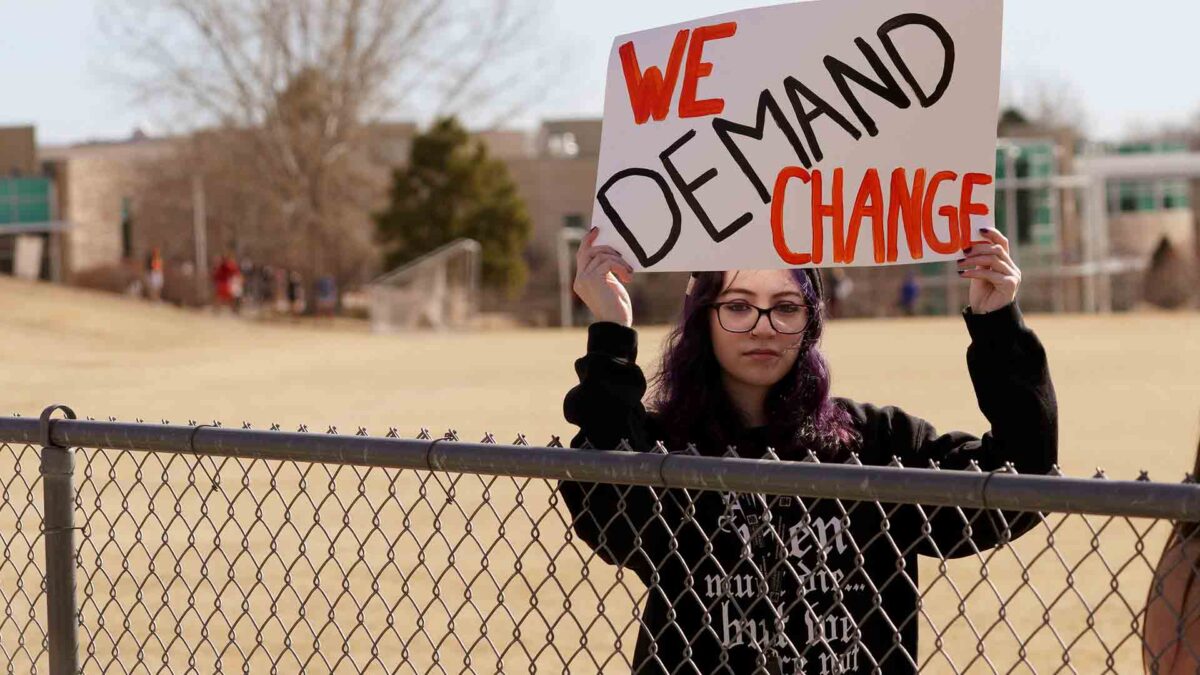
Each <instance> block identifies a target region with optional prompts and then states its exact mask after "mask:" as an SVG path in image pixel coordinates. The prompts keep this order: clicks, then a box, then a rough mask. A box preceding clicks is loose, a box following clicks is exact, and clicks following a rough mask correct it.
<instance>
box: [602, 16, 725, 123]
mask: <svg viewBox="0 0 1200 675" xmlns="http://www.w3.org/2000/svg"><path fill="white" fill-rule="evenodd" d="M687 40H688V31H687V30H681V31H679V33H678V34H676V35H675V44H674V45H672V46H671V56H670V57H669V58H668V59H667V75H666V77H663V74H662V71H661V70H659V69H658V66H650V67H649V68H647V69H646V71H645V72H644V73H643V72H642V69H641V67H640V66H638V59H637V53H636V52H635V51H634V49H633V42H626V43H625V44H623V45H621V47H620V48H619V49H618V50H617V51H618V52H620V54H621V68H622V70H623V71H624V73H625V88H626V89H628V90H629V104H630V106H631V107H632V108H633V121H634V122H636V123H637V124H645V123H646V122H647V121H648V120H649V119H650V118H651V117H653V118H654V119H656V120H663V119H666V117H667V113H668V112H670V110H671V98H672V97H673V96H674V95H675V82H676V81H677V80H678V79H679V64H680V63H681V62H682V61H683V50H684V47H686V46H687ZM693 51H694V50H693ZM688 60H689V63H690V61H691V57H690V56H689V57H688ZM709 69H710V70H711V69H712V66H711V64H709ZM705 74H707V73H705ZM684 91H685V92H686V91H687V86H686V84H685V85H684ZM692 91H693V94H694V92H695V87H694V86H693V88H692ZM693 98H694V96H693ZM722 105H724V102H722Z"/></svg>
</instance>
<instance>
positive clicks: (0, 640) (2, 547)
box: [0, 443, 47, 674]
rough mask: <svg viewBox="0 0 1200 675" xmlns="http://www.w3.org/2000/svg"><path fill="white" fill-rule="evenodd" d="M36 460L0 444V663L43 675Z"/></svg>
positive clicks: (25, 450)
mask: <svg viewBox="0 0 1200 675" xmlns="http://www.w3.org/2000/svg"><path fill="white" fill-rule="evenodd" d="M40 464H41V456H40V453H39V451H38V450H37V449H36V448H32V447H30V446H22V445H9V444H7V443H0V662H2V665H3V667H4V671H3V672H5V673H10V674H11V673H44V672H46V665H47V664H46V661H47V655H46V606H45V601H44V598H45V592H46V588H45V574H44V572H45V569H46V565H45V550H44V547H43V544H42V484H41V479H40Z"/></svg>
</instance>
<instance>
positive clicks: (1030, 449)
mask: <svg viewBox="0 0 1200 675" xmlns="http://www.w3.org/2000/svg"><path fill="white" fill-rule="evenodd" d="M963 316H964V319H965V320H966V323H967V330H968V332H969V333H970V334H971V345H970V347H968V349H967V367H968V369H969V371H970V374H971V383H972V384H973V386H974V389H975V397H976V400H977V401H978V403H979V409H980V411H981V412H982V413H983V415H984V417H986V418H987V420H988V422H990V423H991V430H990V431H988V432H987V433H984V434H983V436H982V437H975V436H973V435H971V434H968V433H964V432H959V431H953V432H949V433H944V434H942V433H938V431H937V430H936V429H935V428H934V427H933V425H931V424H930V423H929V422H926V421H925V420H923V419H920V418H918V417H913V416H911V415H908V414H906V413H904V412H903V411H901V410H899V409H896V408H882V409H873V410H871V411H869V412H867V411H865V410H859V411H858V416H859V417H860V419H864V421H866V427H867V429H865V431H866V433H864V454H868V453H870V454H874V457H872V458H870V460H869V461H871V463H879V464H884V463H887V462H888V461H889V460H890V459H891V458H892V457H896V458H897V459H899V460H900V461H901V462H902V463H903V464H904V466H907V467H910V468H928V467H929V466H930V463H931V462H933V463H936V464H937V465H938V467H939V468H941V469H943V470H945V469H951V470H954V469H967V468H969V466H970V463H971V462H972V461H974V462H976V463H977V464H978V466H979V468H980V469H981V470H983V471H993V470H996V469H1001V468H1003V467H1004V465H1005V464H1006V463H1010V462H1011V463H1012V465H1013V467H1014V468H1015V469H1016V470H1017V472H1018V473H1022V474H1045V473H1047V472H1049V471H1050V470H1051V468H1052V467H1053V466H1054V465H1055V464H1056V463H1057V462H1058V405H1057V402H1056V400H1055V395H1054V386H1053V384H1052V383H1051V381H1050V371H1049V367H1048V365H1047V361H1046V352H1045V350H1044V349H1043V347H1042V344H1041V342H1040V341H1039V340H1038V338H1037V336H1036V335H1034V333H1033V331H1032V330H1030V329H1029V328H1028V327H1027V326H1026V325H1025V323H1024V321H1023V319H1022V317H1021V312H1020V310H1019V309H1018V308H1017V306H1016V305H1015V304H1011V305H1008V306H1007V307H1004V308H1001V309H999V310H996V311H994V312H989V313H988V314H982V315H977V314H972V313H971V312H970V310H969V309H968V310H966V311H965V312H964V314H963ZM852 414H854V412H853V411H852ZM868 444H871V445H874V446H875V448H873V449H871V448H868V447H867V446H868ZM922 508H923V511H924V513H925V516H926V517H927V518H928V519H929V523H930V528H931V531H930V533H929V536H928V537H922V539H921V541H920V545H919V547H918V550H919V552H920V553H922V554H925V555H932V556H938V557H947V558H955V557H962V556H966V555H970V554H972V553H974V552H975V551H976V550H984V549H988V548H992V547H994V546H996V545H998V544H1000V543H1001V542H1004V541H1010V540H1013V539H1016V538H1017V537H1019V536H1021V535H1022V534H1024V533H1025V532H1027V531H1028V530H1030V529H1032V528H1033V526H1034V525H1036V524H1037V522H1038V521H1039V519H1040V516H1039V514H1036V513H1016V512H1008V511H987V512H984V511H982V510H978V509H956V508H947V507H941V508H936V507H922Z"/></svg>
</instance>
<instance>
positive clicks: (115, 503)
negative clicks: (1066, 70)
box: [0, 411, 1200, 675]
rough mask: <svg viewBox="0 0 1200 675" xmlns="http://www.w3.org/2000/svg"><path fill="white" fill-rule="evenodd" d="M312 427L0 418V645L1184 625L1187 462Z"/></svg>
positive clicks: (920, 636) (928, 633) (673, 659)
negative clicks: (1178, 528) (60, 460)
mask: <svg viewBox="0 0 1200 675" xmlns="http://www.w3.org/2000/svg"><path fill="white" fill-rule="evenodd" d="M48 413H49V411H48ZM327 431H328V433H324V434H323V433H310V432H308V430H306V429H303V428H302V429H301V430H300V431H299V432H283V431H279V430H271V431H255V430H251V429H249V427H248V426H247V427H245V428H242V429H229V428H224V429H223V428H219V427H217V426H215V425H195V424H194V423H192V424H191V425H189V426H171V425H167V424H165V423H164V424H163V425H150V424H120V423H117V422H115V421H108V422H100V421H83V420H73V419H67V420H64V419H57V420H53V421H51V420H50V419H49V416H48V414H47V415H44V416H43V420H42V421H38V420H29V419H22V418H0V486H2V487H3V492H2V493H0V603H2V604H3V613H2V614H0V660H3V668H4V672H7V673H30V672H32V673H47V672H48V673H53V674H54V675H59V674H60V673H72V672H86V673H129V674H132V673H139V674H140V673H214V672H222V673H251V672H253V673H256V674H257V673H268V672H269V673H294V672H311V673H494V672H504V673H521V672H527V673H584V672H587V673H591V672H604V673H609V672H612V673H621V672H630V671H636V672H677V673H695V672H738V673H743V672H754V671H755V670H758V671H759V672H775V673H793V672H795V673H801V672H802V673H858V672H863V673H870V672H883V673H893V672H911V671H913V670H922V671H928V672H938V673H941V672H953V673H965V672H972V673H974V672H983V673H1008V672H1071V673H1088V674H1090V673H1102V672H1114V673H1131V672H1141V671H1142V670H1143V656H1144V655H1143V651H1144V648H1143V637H1142V636H1143V633H1144V631H1145V628H1146V620H1147V617H1148V616H1150V615H1151V614H1153V612H1149V613H1148V612H1147V611H1146V607H1147V598H1148V597H1150V598H1152V600H1153V602H1152V603H1151V604H1152V606H1154V607H1156V608H1158V609H1157V610H1156V611H1158V614H1159V615H1161V617H1165V618H1167V619H1169V620H1170V621H1174V622H1175V623H1176V624H1177V625H1179V626H1182V627H1183V628H1182V629H1181V630H1186V629H1187V626H1188V625H1189V622H1191V624H1196V623H1200V616H1197V615H1196V612H1197V611H1198V610H1197V605H1198V604H1200V603H1197V602H1195V601H1194V599H1193V601H1192V602H1191V603H1190V604H1189V605H1183V604H1181V600H1180V599H1179V598H1176V597H1174V595H1172V594H1173V593H1175V586H1174V585H1173V584H1176V581H1177V580H1178V579H1179V578H1190V577H1192V576H1194V575H1195V574H1196V573H1197V572H1198V571H1200V570H1197V569H1196V568H1195V565H1196V564H1197V562H1196V558H1195V557H1194V556H1192V557H1188V556H1187V555H1179V556H1176V559H1173V562H1172V564H1171V565H1164V566H1163V568H1162V569H1160V570H1159V573H1158V576H1157V578H1156V575H1155V569H1156V566H1158V565H1159V558H1160V554H1161V552H1162V551H1163V549H1164V546H1165V544H1166V542H1167V540H1168V537H1169V536H1170V534H1171V531H1172V528H1173V521H1175V520H1200V487H1198V486H1196V485H1194V484H1190V483H1186V484H1163V483H1151V482H1148V480H1147V479H1146V477H1145V476H1142V477H1141V479H1140V480H1139V481H1110V480H1106V479H1103V478H1102V477H1097V478H1095V479H1073V478H1064V477H1053V476H1052V477H1043V476H1038V477H1023V476H1015V475H1005V474H997V473H993V474H987V473H979V472H967V471H944V472H939V471H934V470H927V469H926V470H923V469H917V468H899V467H861V466H850V465H828V464H825V465H821V464H818V463H814V462H778V461H770V460H747V459H738V458H710V457H690V456H686V453H682V454H668V453H665V452H656V453H625V452H619V451H618V452H601V451H594V450H570V449H563V448H561V444H560V443H559V442H558V439H552V440H551V442H550V443H549V444H548V447H533V446H530V445H529V444H528V443H527V442H526V440H525V439H524V438H523V437H518V438H517V439H516V441H515V442H514V443H512V444H509V445H502V444H497V443H496V442H495V439H494V438H493V437H492V436H490V435H489V436H487V437H485V438H484V439H482V441H481V442H480V443H468V442H462V441H460V440H459V439H458V438H456V435H455V434H454V433H453V432H448V433H447V434H446V435H445V436H444V437H442V438H433V437H431V436H430V435H429V434H428V433H427V432H422V433H421V434H420V435H419V436H418V438H415V439H401V438H399V437H398V434H397V432H396V431H395V430H391V431H390V432H389V433H388V437H387V438H380V437H371V436H367V435H366V431H365V430H363V429H359V430H357V433H356V434H355V435H338V434H337V433H336V430H334V429H328V430H327ZM43 448H47V450H43ZM65 448H74V451H73V452H70V451H67V450H65ZM55 452H59V453H62V456H65V457H68V458H73V465H72V464H66V465H62V466H63V467H65V469H66V470H64V471H57V472H56V470H55V468H54V467H55V466H58V465H55V464H54V462H53V461H46V462H44V463H43V457H42V456H43V454H46V455H48V456H52V454H53V453H55ZM64 477H65V478H64ZM60 479H62V480H60ZM63 487H65V488H67V492H55V490H57V489H60V488H63ZM39 493H43V494H39ZM63 494H66V495H69V497H68V498H67V499H68V501H67V502H66V504H67V507H68V508H67V511H68V513H62V512H61V511H59V512H56V508H57V507H56V504H55V503H51V502H50V501H47V499H49V500H61V499H62V496H61V495H63ZM916 504H921V505H922V506H915V505H916ZM713 505H717V506H718V510H717V511H714V510H713V509H712V508H710V507H712V506H713ZM1017 511H1021V512H1020V513H1018V512H1017ZM713 513H718V514H719V515H717V516H716V517H715V518H710V517H709V516H710V515H711V514H713ZM68 517H69V518H71V521H70V522H65V521H64V518H68ZM864 523H865V525H864ZM939 531H941V532H942V534H938V532H939ZM955 531H958V532H960V533H961V537H960V538H959V539H960V541H958V542H957V543H954V542H951V540H952V539H954V537H948V536H947V535H945V532H955ZM1022 531H1024V534H1023V535H1021V536H1019V537H1018V536H1016V535H1017V534H1019V533H1020V532H1022ZM863 532H871V533H872V534H871V535H870V536H864V535H863V534H862V533H863ZM60 535H63V536H66V537H67V538H66V539H63V540H59V539H57V538H58V537H59V536H60ZM1193 536H1194V535H1193ZM729 542H733V545H732V546H730V545H729ZM1191 545H1200V541H1193V542H1192V544H1191ZM694 546H698V547H699V548H695V549H692V548H691V547H694ZM689 550H692V551H693V553H687V551H689ZM1175 550H1182V549H1178V548H1176V549H1175ZM695 551H699V552H700V553H699V554H696V553H695ZM764 551H765V552H766V553H765V554H764V555H762V556H760V555H759V553H760V552H764ZM883 552H886V555H884V554H883ZM918 553H921V554H922V555H921V556H920V558H919V563H915V561H917V560H918V557H917V554H918ZM59 558H65V560H59ZM879 560H883V561H886V566H884V567H881V566H880V564H878V562H877V561H879ZM872 561H876V562H872ZM48 563H49V564H48ZM610 563H619V564H615V565H614V564H610ZM914 563H915V564H914ZM844 570H851V571H850V572H849V573H847V572H845V571H844ZM1189 583H1190V582H1189ZM1196 592H1197V593H1200V591H1196ZM894 597H902V598H911V602H912V604H911V611H910V612H908V613H906V614H904V615H897V616H893V615H891V614H890V611H891V610H893V609H894V608H895V607H897V606H901V605H898V604H897V603H896V602H895V600H894ZM1185 607H1188V608H1189V609H1185ZM663 608H665V611H663ZM1185 612H1191V614H1190V615H1188V616H1183V617H1181V616H1180V615H1181V614H1183V613H1185ZM56 617H57V619H56ZM63 617H65V618H66V621H65V622H62V621H61V619H62V618H63ZM1161 617H1160V620H1161ZM639 643H640V644H639ZM647 645H649V646H647ZM918 645H919V646H918ZM1149 652H1152V654H1151V655H1150V658H1149V660H1148V661H1147V662H1146V664H1147V665H1146V668H1147V669H1149V670H1151V671H1153V672H1159V669H1158V668H1157V667H1156V666H1158V665H1161V664H1166V665H1170V664H1172V663H1174V664H1175V667H1179V665H1178V664H1179V663H1181V662H1182V661H1180V659H1185V658H1192V659H1195V661H1194V663H1197V664H1200V653H1197V652H1200V645H1197V644H1195V643H1188V642H1186V641H1181V640H1178V639H1175V640H1167V641H1165V642H1159V643H1155V644H1153V645H1151V648H1150V649H1149ZM714 659H715V660H714ZM1157 659H1161V660H1157ZM747 664H750V665H749V666H747ZM1161 672H1170V671H1169V670H1167V669H1165V668H1164V669H1162V670H1161ZM1178 672H1183V671H1182V670H1180V671H1178Z"/></svg>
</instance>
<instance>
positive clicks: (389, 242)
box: [375, 117, 531, 295]
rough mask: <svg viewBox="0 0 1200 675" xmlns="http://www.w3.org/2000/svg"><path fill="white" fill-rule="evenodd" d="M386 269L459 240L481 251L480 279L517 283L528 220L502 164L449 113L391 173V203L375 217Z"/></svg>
mask: <svg viewBox="0 0 1200 675" xmlns="http://www.w3.org/2000/svg"><path fill="white" fill-rule="evenodd" d="M375 222H376V225H377V227H378V239H379V242H380V243H381V244H382V245H383V247H384V263H385V265H386V266H387V267H388V268H392V267H396V266H399V265H403V264H404V263H406V262H408V261H410V260H412V259H414V258H416V257H418V256H420V255H423V254H425V253H428V252H430V251H432V250H434V249H436V248H437V247H439V246H442V245H444V244H447V243H449V242H451V241H454V240H455V239H458V238H460V237H467V238H470V239H474V240H476V241H478V242H479V243H480V245H481V246H482V249H483V254H482V267H483V281H484V283H486V284H489V285H493V286H495V287H499V288H503V289H504V290H505V291H507V292H508V293H509V294H510V295H511V294H513V293H515V292H516V291H517V290H519V289H520V288H521V286H522V285H523V284H524V283H525V277H526V273H527V270H526V267H525V261H524V259H523V258H522V251H523V250H524V247H525V241H526V240H527V239H528V237H529V232H530V230H531V223H530V219H529V216H528V214H527V213H526V211H525V204H524V202H522V200H521V198H520V196H519V195H518V194H517V189H516V186H515V185H514V184H513V182H512V179H511V178H510V177H509V175H508V169H507V167H505V166H504V163H503V162H501V161H500V160H497V159H493V158H491V157H489V156H488V153H487V148H485V147H484V145H483V143H482V142H481V141H478V140H473V139H472V138H471V137H470V135H469V134H468V133H467V131H466V130H465V129H464V128H463V127H462V125H460V124H459V123H458V121H457V120H455V119H454V118H453V117H447V118H442V119H439V120H437V121H436V122H435V123H434V124H433V126H432V127H431V128H430V129H429V130H428V131H427V132H425V133H423V134H418V135H417V136H416V137H415V138H414V139H413V146H412V153H411V156H410V158H409V163H408V166H407V167H404V168H402V169H397V170H396V171H395V173H394V174H393V178H392V190H391V203H390V205H389V206H388V208H387V210H385V211H383V212H382V213H379V214H377V215H376V217H375Z"/></svg>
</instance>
